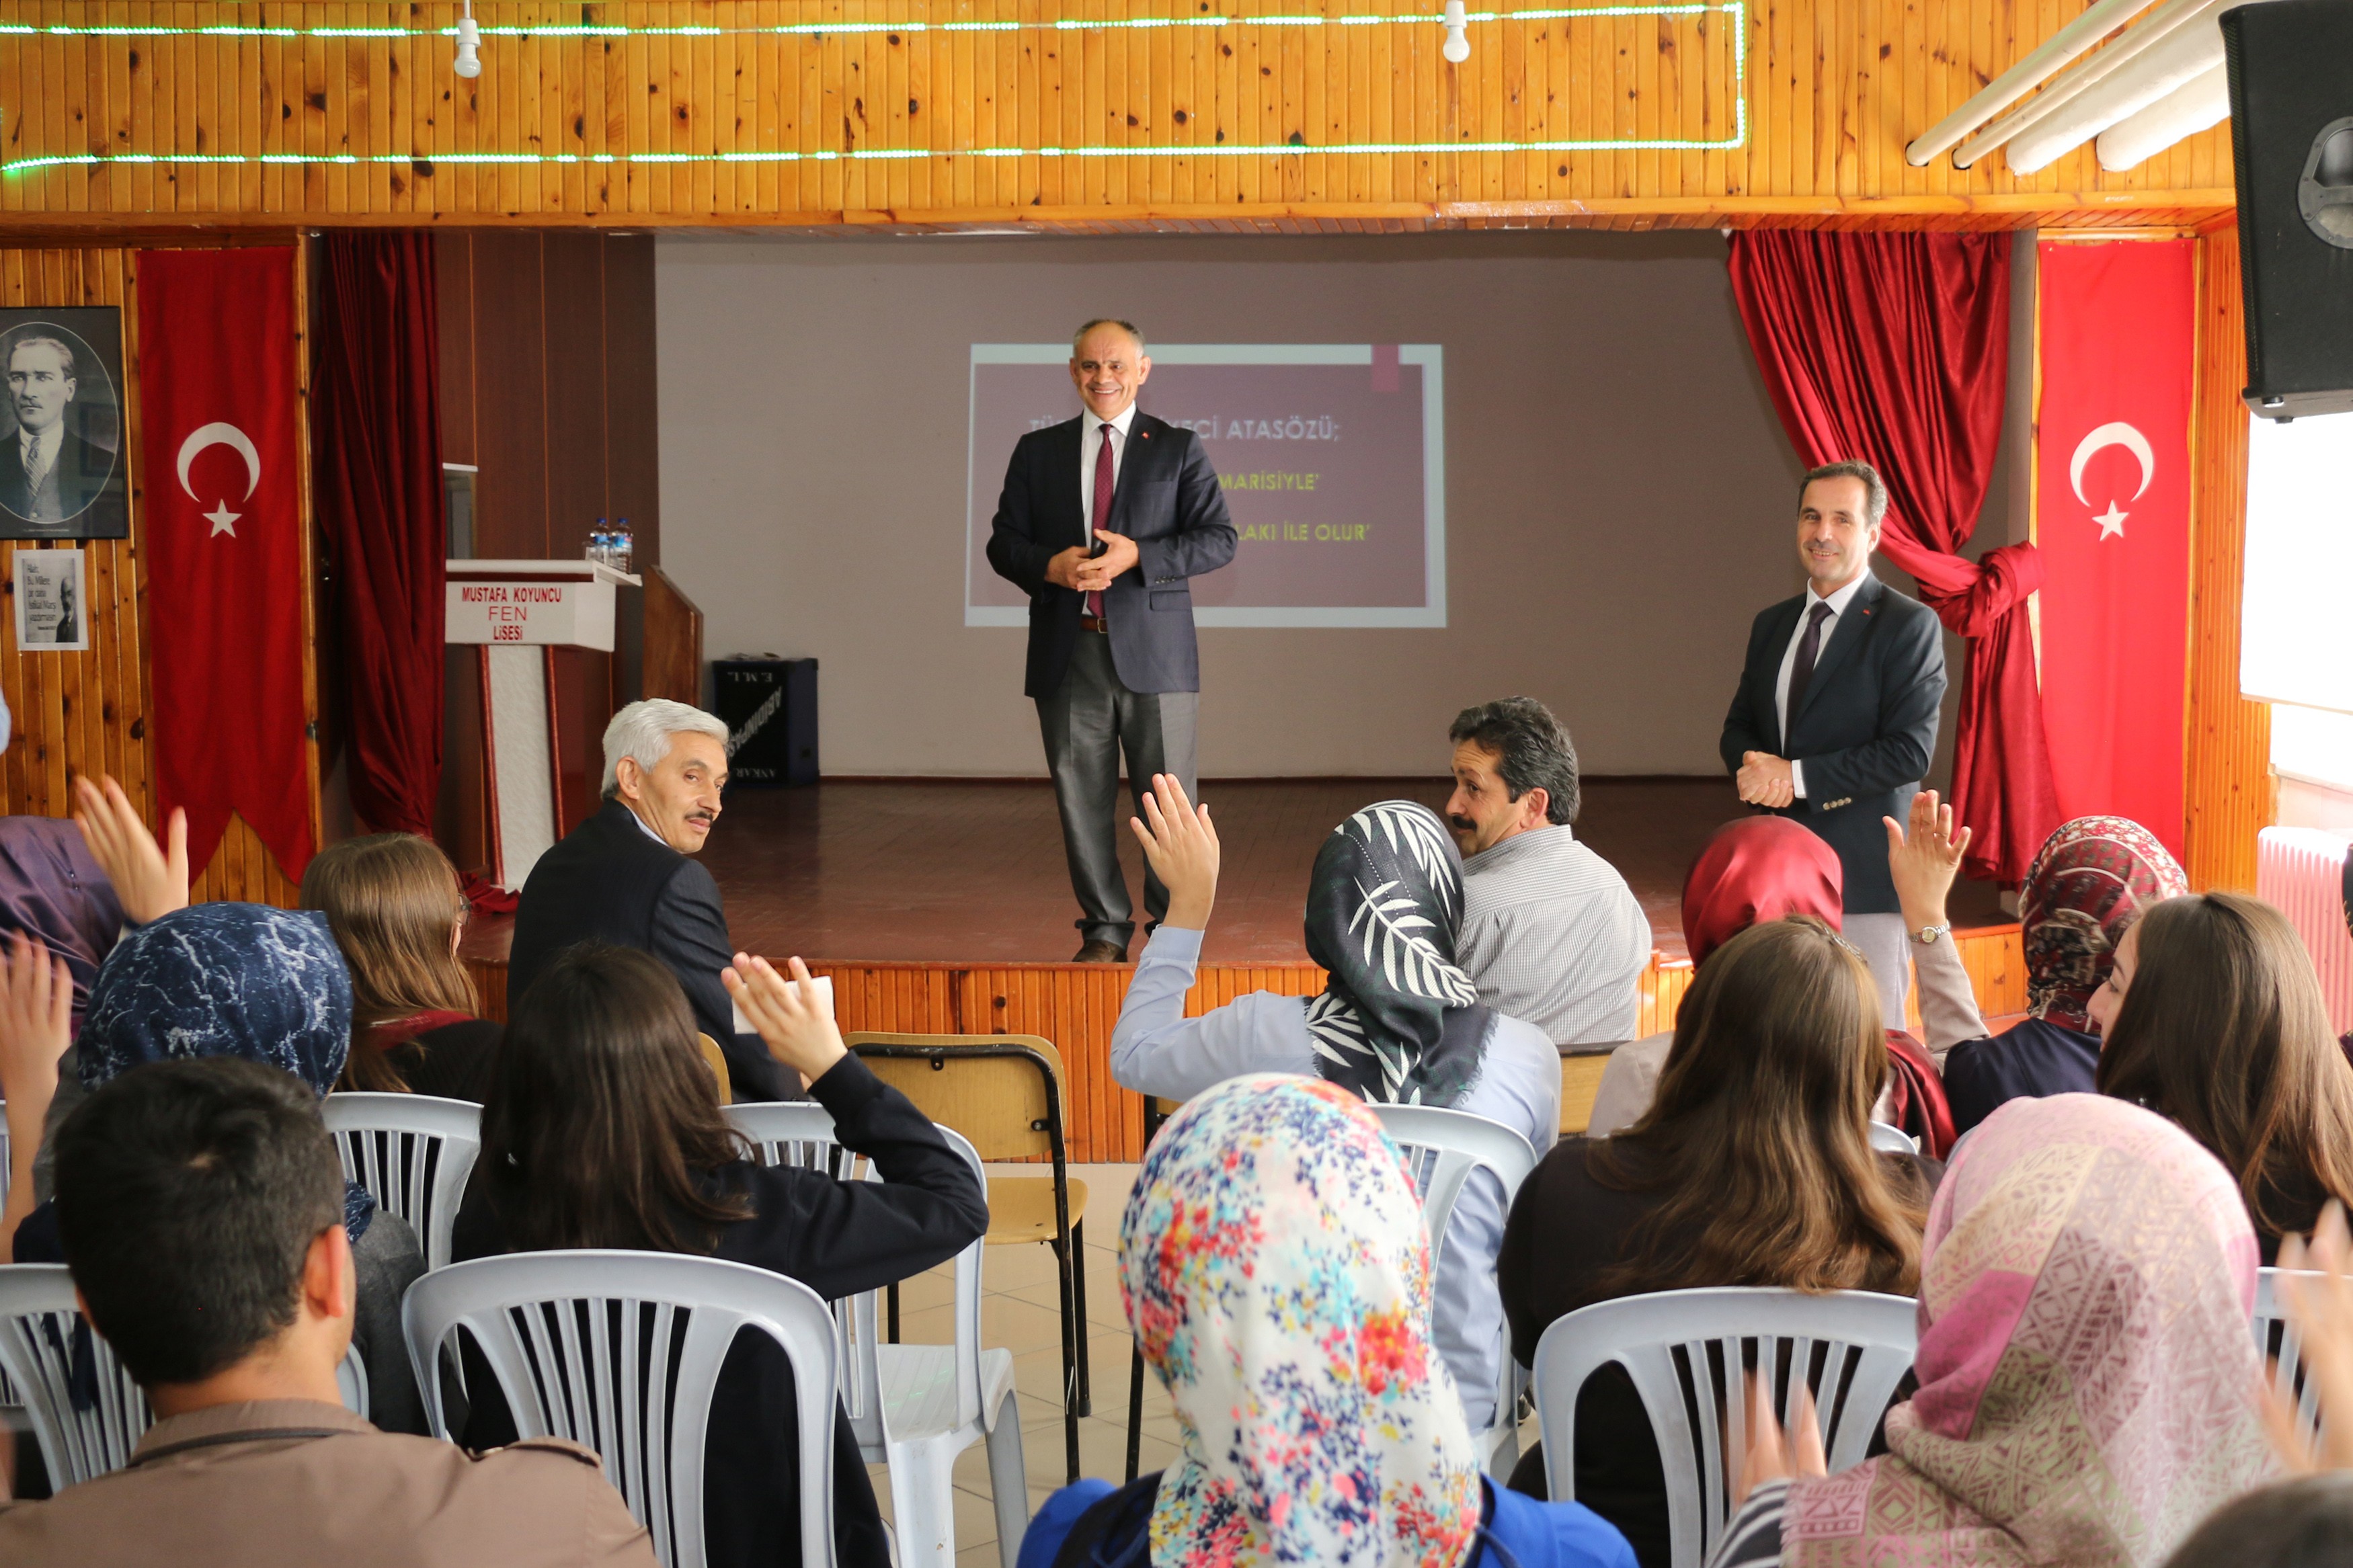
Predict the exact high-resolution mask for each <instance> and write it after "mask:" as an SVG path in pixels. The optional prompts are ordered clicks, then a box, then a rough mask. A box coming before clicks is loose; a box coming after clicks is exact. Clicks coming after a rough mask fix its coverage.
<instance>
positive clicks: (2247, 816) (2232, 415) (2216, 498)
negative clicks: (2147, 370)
mask: <svg viewBox="0 0 2353 1568" xmlns="http://www.w3.org/2000/svg"><path fill="white" fill-rule="evenodd" d="M2198 261H2199V266H2198V361H2197V363H2198V384H2197V391H2196V394H2195V398H2194V402H2193V404H2192V411H2191V415H2190V462H2191V465H2192V468H2193V480H2192V485H2191V501H2190V528H2191V539H2190V566H2189V574H2190V581H2189V595H2190V602H2189V619H2190V641H2189V647H2190V659H2189V720H2188V722H2189V735H2188V738H2187V744H2185V745H2184V747H2183V748H2182V750H2183V759H2184V764H2185V767H2186V769H2187V777H2186V779H2185V780H2184V789H2183V796H2184V799H2185V801H2186V803H2187V806H2188V813H2187V816H2188V822H2187V838H2188V844H2187V846H2186V849H2187V859H2188V864H2187V866H2185V867H2184V869H2185V870H2187V871H2188V872H2189V882H2190V886H2192V887H2193V888H2197V889H2209V888H2222V889H2237V890H2240V891H2246V892H2252V891H2253V889H2254V886H2255V836H2256V835H2257V834H2258V833H2259V832H2260V831H2261V830H2262V829H2263V828H2264V827H2265V826H2269V825H2270V823H2271V821H2272V819H2273V813H2274V781H2273V777H2272V772H2271V707H2270V705H2269V704H2268V703H2263V702H2250V701H2248V700H2246V699H2244V698H2242V697H2241V696H2240V695H2239V626H2240V613H2241V603H2240V592H2241V587H2242V581H2243V577H2244V571H2243V566H2244V561H2245V551H2246V525H2247V417H2248V416H2247V407H2246V405H2245V404H2244V403H2243V402H2242V401H2241V399H2240V396H2239V394H2240V390H2241V389H2242V387H2243V386H2245V384H2246V380H2247V360H2246V339H2245V336H2244V330H2245V329H2244V320H2245V319H2244V314H2243V301H2242V296H2241V293H2240V274H2239V268H2240V258H2239V237H2238V232H2237V230H2236V229H2235V228H2232V227H2228V226H2225V227H2222V228H2219V229H2217V230H2215V231H2213V232H2211V233H2208V234H2206V235H2203V236H2201V237H2200V239H2199V242H2198Z"/></svg>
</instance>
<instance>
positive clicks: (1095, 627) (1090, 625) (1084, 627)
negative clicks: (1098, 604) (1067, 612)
mask: <svg viewBox="0 0 2353 1568" xmlns="http://www.w3.org/2000/svg"><path fill="white" fill-rule="evenodd" d="M1079 630H1081V631H1082V632H1108V631H1110V630H1111V627H1110V626H1106V625H1104V624H1103V617H1102V616H1090V615H1087V614H1086V613H1084V612H1083V611H1082V612H1081V613H1080V616H1079Z"/></svg>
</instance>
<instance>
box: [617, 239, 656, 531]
mask: <svg viewBox="0 0 2353 1568" xmlns="http://www.w3.org/2000/svg"><path fill="white" fill-rule="evenodd" d="M604 285H605V298H604V309H605V368H604V375H605V379H606V384H607V392H606V399H605V410H606V414H605V418H606V425H605V432H604V437H603V439H604V442H605V450H606V458H605V472H606V485H607V495H606V500H605V507H604V509H603V510H608V511H609V512H610V513H611V514H612V516H613V518H614V519H615V521H616V522H617V521H618V520H620V519H622V518H625V517H626V518H628V520H629V529H630V533H631V536H632V541H633V543H634V545H635V548H636V552H637V554H636V560H637V563H638V565H639V566H641V567H642V566H646V565H651V564H654V563H659V561H660V560H661V465H660V460H659V459H660V453H659V442H658V440H657V434H656V433H657V428H658V426H657V424H656V413H657V407H656V382H657V379H658V377H657V374H656V370H655V364H654V342H655V332H654V241H653V237H652V236H651V235H644V234H639V235H628V236H616V237H611V238H608V239H607V240H606V241H605V245H604Z"/></svg>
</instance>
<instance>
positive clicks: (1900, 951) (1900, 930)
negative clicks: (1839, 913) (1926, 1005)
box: [1840, 914, 1912, 1029]
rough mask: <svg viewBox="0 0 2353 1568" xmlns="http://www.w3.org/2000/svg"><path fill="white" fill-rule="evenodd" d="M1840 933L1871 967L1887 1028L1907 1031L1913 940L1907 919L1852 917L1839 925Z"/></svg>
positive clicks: (1895, 916)
mask: <svg viewBox="0 0 2353 1568" xmlns="http://www.w3.org/2000/svg"><path fill="white" fill-rule="evenodd" d="M1840 930H1841V933H1842V934H1843V935H1844V936H1845V937H1846V939H1847V941H1848V942H1852V943H1853V944H1854V945H1855V946H1856V947H1858V948H1860V949H1862V958H1863V962H1864V963H1868V964H1870V965H1871V982H1872V984H1874V985H1876V986H1878V987H1879V1011H1880V1014H1881V1016H1883V1018H1884V1020H1885V1021H1886V1025H1887V1027H1889V1028H1891V1029H1901V1028H1903V1027H1905V1022H1904V998H1905V996H1906V995H1908V994H1910V993H1911V990H1912V936H1911V933H1910V932H1909V931H1905V929H1904V917H1903V916H1902V915H1900V914H1876V915H1857V914H1850V915H1848V916H1847V917H1846V918H1845V919H1844V920H1843V921H1840Z"/></svg>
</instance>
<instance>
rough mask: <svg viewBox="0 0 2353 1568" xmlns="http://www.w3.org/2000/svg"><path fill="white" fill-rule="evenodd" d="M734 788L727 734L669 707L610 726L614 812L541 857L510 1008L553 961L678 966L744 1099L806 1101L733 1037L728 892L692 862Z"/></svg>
mask: <svg viewBox="0 0 2353 1568" xmlns="http://www.w3.org/2000/svg"><path fill="white" fill-rule="evenodd" d="M726 787H727V726H726V724H725V723H723V721H720V720H718V719H715V718H713V717H712V715H710V714H708V713H705V712H704V711H702V709H700V708H690V707H688V706H687V705H686V704H685V703H683V702H671V701H668V700H664V699H662V698H658V697H656V698H648V699H647V700H644V701H642V702H632V703H630V704H629V705H628V707H626V708H624V709H622V710H620V711H619V712H618V713H616V714H614V715H613V721H612V722H611V723H610V724H607V725H606V726H605V806H604V809H603V810H601V811H599V812H598V813H597V814H596V816H592V817H590V818H589V819H588V820H587V821H586V822H584V823H582V824H581V825H580V826H577V827H575V828H574V829H573V830H572V831H571V832H570V833H568V834H566V835H565V837H564V841H563V842H562V843H561V844H558V845H556V846H555V847H554V848H552V849H550V850H549V851H548V852H547V853H546V854H544V855H542V856H541V857H540V858H539V863H538V864H537V865H535V866H533V868H531V875H530V877H528V878H527V879H524V881H523V885H522V902H521V903H519V904H518V905H516V907H515V923H514V944H513V946H512V948H511V949H510V950H509V952H508V956H507V1005H508V1007H509V1009H510V1010H512V1007H513V1006H514V1005H515V1004H516V1003H517V1002H520V1001H521V1000H522V995H523V993H524V992H526V991H528V990H530V989H531V983H532V982H533V980H536V979H538V978H539V974H540V972H541V971H542V970H543V969H545V968H546V967H547V965H548V964H549V963H551V962H553V961H554V957H555V955H556V954H557V953H559V952H563V951H564V950H565V948H567V947H570V946H571V945H572V944H573V943H575V942H586V941H589V940H590V939H592V938H593V939H595V940H596V941H599V942H613V943H615V944H617V945H618V946H621V947H634V948H637V949H638V950H640V951H641V952H650V953H652V954H653V955H654V956H655V957H656V958H659V959H660V960H661V961H662V962H663V963H666V964H668V965H669V966H670V972H671V973H674V974H676V975H677V976H678V983H679V984H680V985H681V986H682V987H684V988H685V991H686V1000H687V1004H688V1005H690V1006H691V1007H692V1008H693V1009H694V1026H695V1027H696V1028H697V1029H700V1030H701V1031H702V1033H704V1034H706V1035H709V1036H710V1037H712V1039H714V1040H716V1041H718V1042H719V1048H720V1050H721V1051H723V1052H724V1053H725V1055H726V1058H727V1077H728V1079H729V1081H730V1083H731V1084H732V1085H733V1088H734V1090H735V1098H736V1099H738V1100H797V1099H799V1098H800V1095H799V1094H798V1093H797V1089H798V1088H799V1086H798V1085H797V1084H790V1085H788V1084H787V1083H786V1079H785V1074H784V1069H783V1068H779V1067H778V1066H777V1065H776V1058H774V1057H772V1056H770V1055H769V1054H768V1047H767V1046H766V1045H765V1043H764V1042H762V1040H761V1038H760V1037H759V1036H757V1035H755V1034H748V1033H747V1034H742V1035H739V1034H737V1033H736V1032H735V1021H734V1020H735V1005H734V1004H733V1002H732V1001H730V1000H729V998H728V995H727V990H726V987H725V986H723V984H721V983H720V979H719V972H720V971H721V970H723V969H724V968H726V967H727V966H728V965H729V964H731V963H734V962H735V948H734V945H733V943H732V942H729V941H728V939H727V912H726V910H723V908H721V907H720V902H719V884H718V883H717V882H715V881H713V880H712V877H711V873H710V872H709V871H706V870H704V869H703V868H702V862H700V861H698V860H696V859H695V858H694V857H695V856H696V855H699V854H701V853H702V845H703V841H704V840H705V839H706V838H708V837H710V835H711V825H712V823H713V822H715V821H717V820H718V818H719V811H720V804H719V793H720V791H722V790H723V789H725V788H726Z"/></svg>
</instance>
